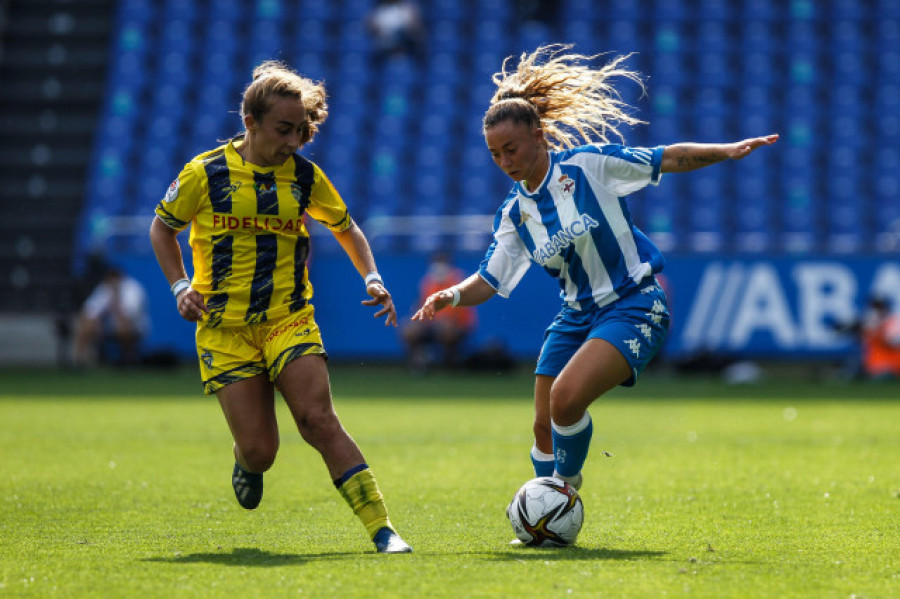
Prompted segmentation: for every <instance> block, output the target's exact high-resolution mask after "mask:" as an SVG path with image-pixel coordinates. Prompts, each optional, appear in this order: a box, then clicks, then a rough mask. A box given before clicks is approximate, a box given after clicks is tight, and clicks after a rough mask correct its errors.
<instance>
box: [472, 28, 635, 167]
mask: <svg viewBox="0 0 900 599" xmlns="http://www.w3.org/2000/svg"><path fill="white" fill-rule="evenodd" d="M571 48H572V44H550V45H547V46H541V47H539V48H538V49H537V50H535V51H534V52H532V53H531V54H527V53H524V52H523V53H522V54H521V56H520V57H519V62H518V64H517V66H516V69H515V70H514V71H512V70H508V69H507V63H508V62H509V61H510V59H511V58H512V56H509V57H507V58H506V59H505V60H504V61H503V66H502V67H501V69H502V70H501V71H500V72H499V73H495V74H494V76H493V82H494V84H495V85H496V86H497V90H496V91H495V92H494V95H493V97H492V98H491V105H490V107H489V108H488V110H487V112H485V114H484V119H483V123H482V126H483V129H484V130H485V131H486V130H488V129H490V128H491V127H493V126H494V125H497V124H498V123H500V122H503V121H505V120H512V121H513V122H514V123H524V124H527V125H531V126H533V127H541V128H542V129H543V130H544V137H545V139H546V140H547V144H548V145H549V146H550V147H551V148H553V149H555V150H558V149H562V148H572V147H575V146H578V145H581V144H584V143H592V142H595V141H600V142H603V143H607V142H609V140H610V137H611V136H615V137H617V138H619V139H620V140H623V141H624V137H623V135H622V133H621V132H620V131H619V129H618V127H619V126H621V125H623V124H624V125H638V124H645V121H642V120H640V119H638V118H636V117H634V116H632V115H631V114H629V111H630V110H631V106H629V105H628V104H627V103H625V102H624V101H623V100H622V99H621V96H620V95H619V92H618V90H616V88H615V87H614V86H613V85H612V84H611V83H610V79H613V78H616V77H621V78H625V79H629V80H631V81H633V82H635V83H637V84H638V86H640V88H641V91H642V92H644V91H646V88H645V87H644V82H643V80H642V78H641V76H640V74H638V73H637V72H635V71H631V70H629V69H627V68H625V67H624V66H623V65H622V63H623V62H624V61H625V60H627V59H628V58H629V57H630V56H631V54H627V55H621V56H616V57H615V58H613V59H612V60H611V61H609V62H608V63H607V64H605V65H604V66H602V67H600V68H596V69H594V68H591V67H590V66H588V65H587V64H585V63H587V62H588V61H591V60H594V59H596V58H597V57H599V56H601V55H600V54H595V55H591V56H586V55H583V54H575V53H571V54H566V53H565V52H566V51H567V50H570V49H571Z"/></svg>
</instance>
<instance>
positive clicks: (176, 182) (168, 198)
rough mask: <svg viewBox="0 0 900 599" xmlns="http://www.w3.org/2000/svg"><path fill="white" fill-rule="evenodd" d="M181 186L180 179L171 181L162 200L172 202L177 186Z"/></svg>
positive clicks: (176, 192)
mask: <svg viewBox="0 0 900 599" xmlns="http://www.w3.org/2000/svg"><path fill="white" fill-rule="evenodd" d="M180 186H181V181H179V180H178V178H177V177H176V179H175V180H174V181H172V184H171V185H169V189H168V190H167V191H166V195H165V197H164V198H163V200H164V201H165V202H166V203H167V204H168V203H170V202H174V201H175V198H177V197H178V188H179V187H180Z"/></svg>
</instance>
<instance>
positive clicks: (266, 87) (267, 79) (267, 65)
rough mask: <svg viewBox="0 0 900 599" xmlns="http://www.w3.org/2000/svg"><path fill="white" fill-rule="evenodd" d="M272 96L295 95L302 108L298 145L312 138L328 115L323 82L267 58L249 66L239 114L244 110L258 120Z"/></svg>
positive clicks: (272, 99) (265, 111)
mask: <svg viewBox="0 0 900 599" xmlns="http://www.w3.org/2000/svg"><path fill="white" fill-rule="evenodd" d="M276 97H280V98H285V97H292V98H298V99H299V100H301V101H302V102H303V107H304V108H305V109H306V119H307V124H306V130H305V131H304V135H303V139H301V140H300V141H301V145H303V144H306V143H308V142H310V141H312V139H313V137H315V135H316V133H317V132H318V131H319V126H320V125H321V124H322V123H324V122H325V119H326V118H328V103H327V102H326V98H327V94H326V93H325V85H324V84H323V83H322V82H315V81H313V80H312V79H307V78H306V77H303V76H302V75H300V74H299V73H297V72H296V71H295V70H293V69H292V68H291V67H289V66H288V65H287V64H285V63H283V62H279V61H277V60H267V61H265V62H263V63H261V64H260V65H259V66H257V67H256V68H255V69H253V79H252V81H251V82H250V83H249V84H248V85H247V87H246V88H245V89H244V95H243V100H242V101H241V117H245V116H247V115H248V114H250V115H253V118H254V119H257V120H261V119H262V117H263V116H265V114H266V113H267V112H268V111H269V110H271V108H272V105H273V104H274V102H275V99H276Z"/></svg>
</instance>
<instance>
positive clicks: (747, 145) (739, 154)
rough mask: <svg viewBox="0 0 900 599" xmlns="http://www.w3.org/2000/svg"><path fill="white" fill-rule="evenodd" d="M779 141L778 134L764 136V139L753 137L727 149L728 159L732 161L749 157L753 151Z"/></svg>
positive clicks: (737, 142)
mask: <svg viewBox="0 0 900 599" xmlns="http://www.w3.org/2000/svg"><path fill="white" fill-rule="evenodd" d="M776 141H778V134H777V133H773V134H772V135H764V136H762V137H751V138H749V139H744V140H741V141H736V142H734V143H733V144H730V146H729V147H728V148H727V149H726V153H727V155H728V158H730V159H732V160H740V159H741V158H743V157H744V156H747V155H748V154H750V152H752V151H753V150H755V149H757V148H760V147H762V146H770V145H772V144H773V143H775V142H776Z"/></svg>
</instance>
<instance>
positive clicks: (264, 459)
mask: <svg viewBox="0 0 900 599" xmlns="http://www.w3.org/2000/svg"><path fill="white" fill-rule="evenodd" d="M240 452H241V458H242V460H241V461H242V462H243V466H244V467H245V468H247V469H248V470H250V472H265V471H267V470H268V469H269V468H271V467H272V464H274V463H275V456H276V455H277V454H278V442H277V441H274V442H272V441H268V442H267V441H265V440H258V441H257V442H255V443H252V444H250V445H249V446H246V447H241V448H240Z"/></svg>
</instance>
